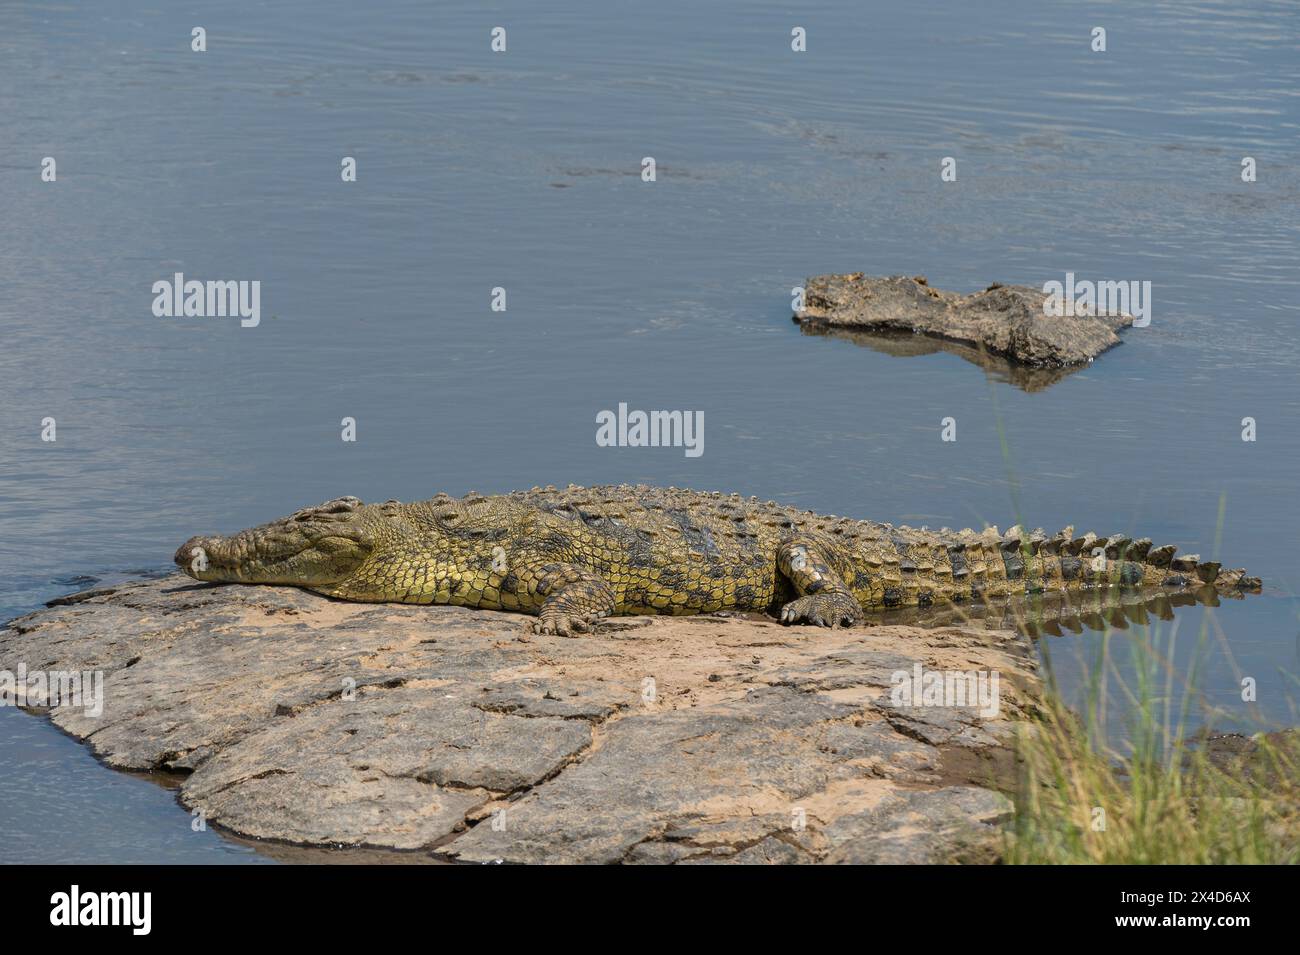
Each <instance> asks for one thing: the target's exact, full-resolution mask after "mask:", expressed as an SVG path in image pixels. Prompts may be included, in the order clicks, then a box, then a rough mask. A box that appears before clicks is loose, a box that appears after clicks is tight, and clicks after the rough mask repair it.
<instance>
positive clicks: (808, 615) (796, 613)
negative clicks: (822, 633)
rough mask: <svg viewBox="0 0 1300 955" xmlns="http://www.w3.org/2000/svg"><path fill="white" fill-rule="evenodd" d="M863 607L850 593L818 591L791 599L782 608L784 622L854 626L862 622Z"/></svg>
mask: <svg viewBox="0 0 1300 955" xmlns="http://www.w3.org/2000/svg"><path fill="white" fill-rule="evenodd" d="M862 618H863V614H862V607H861V606H859V605H858V602H857V601H856V600H854V599H853V597H851V596H850V595H849V594H841V593H826V592H822V593H818V594H809V595H808V596H806V597H800V598H799V599H798V600H791V601H790V602H789V603H788V604H786V605H785V606H784V607H782V608H781V622H782V623H784V624H798V623H808V624H812V625H813V626H815V627H830V628H831V629H835V628H836V627H852V626H855V625H857V624H859V623H861V622H862Z"/></svg>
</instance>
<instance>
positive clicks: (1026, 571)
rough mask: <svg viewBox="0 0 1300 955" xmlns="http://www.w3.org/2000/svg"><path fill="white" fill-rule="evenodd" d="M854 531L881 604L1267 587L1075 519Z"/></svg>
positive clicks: (867, 589) (868, 593) (868, 591)
mask: <svg viewBox="0 0 1300 955" xmlns="http://www.w3.org/2000/svg"><path fill="white" fill-rule="evenodd" d="M882 531H883V533H882ZM850 533H851V532H850ZM853 536H857V537H859V540H858V542H857V543H858V547H857V548H855V549H856V550H857V551H858V554H859V559H860V560H861V562H862V563H863V564H865V565H866V566H865V571H866V573H865V574H864V575H862V578H860V580H859V584H860V585H865V586H864V587H863V590H864V593H863V594H861V595H859V599H862V597H866V598H867V603H869V604H871V605H875V606H885V607H896V606H922V607H924V606H927V605H929V604H931V603H934V602H936V601H961V600H963V599H967V598H974V599H981V598H983V597H1003V596H1012V595H1017V594H1025V593H1029V594H1033V593H1042V592H1045V591H1078V590H1090V589H1095V588H1102V587H1156V588H1160V589H1162V590H1164V591H1165V592H1173V591H1181V590H1197V589H1203V588H1213V589H1214V590H1215V591H1216V592H1218V593H1220V594H1224V595H1226V596H1239V595H1240V594H1242V593H1245V592H1258V591H1259V590H1260V587H1261V584H1260V580H1259V578H1258V577H1249V576H1247V575H1246V572H1245V571H1244V570H1241V569H1232V570H1225V569H1223V568H1222V567H1221V566H1220V564H1219V563H1218V562H1217V561H1202V560H1201V559H1200V557H1199V556H1198V555H1196V554H1188V555H1179V554H1178V548H1177V547H1175V546H1174V545H1172V544H1167V545H1164V546H1162V547H1153V546H1152V542H1151V540H1150V539H1149V538H1141V539H1137V540H1135V539H1133V538H1131V537H1128V536H1127V535H1124V534H1113V535H1111V536H1109V537H1098V536H1097V535H1096V534H1094V533H1092V532H1089V533H1086V534H1076V533H1075V531H1074V528H1073V527H1066V528H1064V529H1063V530H1061V531H1060V532H1059V533H1057V534H1055V535H1048V534H1047V533H1045V532H1044V531H1043V530H1041V529H1038V530H1034V531H1030V532H1026V531H1024V530H1023V529H1022V528H1021V527H1020V526H1019V525H1017V526H1015V527H1012V528H1011V529H1010V530H1008V531H1007V532H1006V533H1005V534H1002V533H999V531H998V529H997V528H996V527H990V528H988V529H986V530H985V531H983V532H982V533H976V532H975V531H973V530H970V529H966V530H962V531H952V530H949V529H948V528H944V529H943V530H940V531H937V532H935V531H928V530H924V529H923V530H914V529H912V528H907V527H902V528H892V527H891V528H885V527H882V526H881V525H875V526H873V527H871V528H870V530H869V531H866V529H864V533H860V534H857V535H853ZM862 538H868V539H867V540H863V539H862ZM855 589H856V588H855Z"/></svg>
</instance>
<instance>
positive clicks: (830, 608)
mask: <svg viewBox="0 0 1300 955" xmlns="http://www.w3.org/2000/svg"><path fill="white" fill-rule="evenodd" d="M776 565H777V567H778V568H779V569H780V571H781V573H783V574H785V576H786V579H788V580H789V581H790V583H792V584H793V585H794V588H795V591H796V592H798V593H799V594H800V595H801V596H800V597H799V598H798V599H797V600H791V601H790V602H789V603H788V604H786V605H785V606H784V607H782V608H781V622H782V623H787V624H789V623H811V624H815V625H816V626H819V627H831V628H835V627H841V626H843V627H851V626H853V625H855V624H858V623H861V622H862V618H863V613H862V605H861V604H859V603H858V600H857V598H856V597H854V596H853V594H852V592H851V591H850V590H849V588H848V586H847V585H846V584H845V583H844V579H843V578H842V577H841V576H840V575H839V574H838V573H837V572H836V571H835V569H834V568H833V567H832V566H831V564H830V561H829V560H828V559H827V556H826V554H825V549H824V548H823V547H822V546H820V545H819V544H818V543H817V542H816V541H814V540H807V539H803V538H794V539H791V540H788V541H785V542H783V543H782V544H781V545H780V546H779V547H778V548H777V551H776Z"/></svg>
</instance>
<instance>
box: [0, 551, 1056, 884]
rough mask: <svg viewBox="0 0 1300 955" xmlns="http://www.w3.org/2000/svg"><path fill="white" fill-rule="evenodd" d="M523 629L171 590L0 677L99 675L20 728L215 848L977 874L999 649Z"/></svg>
mask: <svg viewBox="0 0 1300 955" xmlns="http://www.w3.org/2000/svg"><path fill="white" fill-rule="evenodd" d="M527 624H528V619H527V618H525V617H521V616H517V615H511V614H503V613H493V612H490V611H477V610H467V609H463V608H456V607H408V606H402V605H398V604H353V603H343V602H339V601H334V600H329V599H327V598H324V597H320V596H317V595H314V594H311V593H308V592H306V591H302V590H296V589H293V588H282V587H247V586H239V585H212V584H196V583H194V582H193V581H191V580H189V578H186V577H180V576H175V577H169V578H165V579H162V580H149V581H140V582H130V583H126V584H123V585H121V586H117V587H107V588H105V587H100V588H98V589H96V590H95V591H88V592H84V593H82V594H75V595H71V596H69V597H66V598H60V599H59V600H57V601H53V602H52V603H51V606H50V607H49V608H48V609H45V610H42V611H39V612H37V613H34V614H29V615H27V616H26V617H22V618H19V619H17V620H14V621H11V622H10V623H9V624H8V625H6V626H5V627H4V628H3V629H0V670H8V671H10V672H17V668H18V666H19V664H22V665H23V666H25V667H26V669H27V671H28V672H32V671H60V670H62V671H69V670H78V671H86V670H93V671H100V672H102V674H103V680H104V684H103V685H104V697H103V707H102V711H101V712H98V713H95V712H91V711H86V710H84V709H83V708H80V707H76V706H70V705H58V706H51V707H42V706H39V705H36V704H40V703H42V702H48V701H43V700H41V699H31V698H29V699H28V700H27V703H28V704H29V708H30V709H32V710H33V711H34V712H47V713H48V714H49V717H50V718H51V719H52V720H53V721H54V722H55V723H56V724H57V725H58V726H60V727H61V728H62V729H64V730H65V731H67V732H68V733H70V734H71V735H73V736H75V737H78V738H80V739H83V740H85V741H86V743H87V744H88V745H89V746H90V747H91V749H92V750H93V751H94V752H95V753H96V755H97V756H99V757H100V758H101V759H102V760H104V761H105V762H107V763H108V764H109V765H112V766H116V767H119V768H122V769H128V770H137V771H141V770H142V771H152V770H169V771H177V772H180V773H183V774H185V775H184V782H183V783H182V785H181V787H180V793H179V798H180V800H181V802H182V803H183V804H184V805H185V806H186V807H188V808H190V809H192V810H197V811H199V812H201V813H202V815H203V816H204V817H205V818H206V820H207V821H208V822H209V823H211V824H214V825H216V826H219V827H222V828H224V829H226V830H228V831H230V832H232V833H235V834H238V835H240V836H244V837H249V838H252V839H255V840H267V845H268V849H270V848H271V847H272V846H273V845H276V846H282V845H284V844H286V843H288V844H297V845H306V846H357V847H359V846H368V847H372V848H375V849H380V850H395V849H400V850H419V851H421V852H422V853H424V854H426V855H427V854H433V855H435V856H436V857H439V858H443V859H449V860H458V861H464V862H497V861H505V862H522V863H526V862H548V863H550V862H600V863H613V862H626V863H679V862H680V863H692V864H697V863H719V862H722V863H782V864H785V863H791V864H793V863H816V862H931V861H985V860H988V859H991V858H994V857H996V852H997V847H998V844H999V838H1000V837H999V833H998V826H999V825H1000V823H1001V821H1002V820H1003V819H1004V818H1005V816H1006V814H1007V813H1008V812H1009V808H1010V804H1009V803H1008V801H1007V799H1006V798H1005V797H1004V796H1003V795H1001V794H1000V793H999V792H997V791H996V788H997V786H998V784H999V782H1000V781H1002V780H1004V779H1005V778H1006V775H1007V773H1008V772H1009V769H1010V765H1011V764H1010V756H1009V751H1008V748H1007V744H1008V742H1009V740H1010V736H1011V733H1012V727H1013V725H1014V721H1015V720H1016V719H1018V718H1019V717H1020V716H1021V715H1022V714H1023V712H1024V710H1025V709H1026V708H1027V707H1029V706H1031V705H1032V702H1031V701H1032V699H1033V697H1034V694H1035V693H1036V689H1037V683H1036V678H1035V675H1034V662H1033V655H1032V652H1031V651H1030V649H1029V647H1028V644H1027V643H1026V642H1025V641H1024V640H1022V639H1021V638H1019V637H1017V636H1015V635H1014V634H1012V633H1010V632H1008V631H1005V630H997V629H969V628H965V627H961V626H943V627H939V628H937V629H930V630H924V629H919V628H916V627H911V626H902V625H892V624H891V625H882V626H868V627H863V628H857V629H853V630H835V631H829V630H823V629H819V628H811V627H795V628H787V627H782V626H780V625H779V624H777V623H775V622H774V621H770V620H767V619H753V618H752V617H743V616H708V617H693V618H618V619H615V620H611V621H607V622H606V623H605V624H603V625H602V626H601V628H600V630H599V631H598V632H596V633H594V634H591V635H584V636H583V637H581V638H577V639H569V638H564V637H557V636H550V635H546V636H543V635H536V634H532V633H531V632H529V630H528V626H527ZM918 663H919V664H921V665H922V666H923V667H924V668H925V669H926V670H927V671H930V670H961V671H970V670H983V671H996V672H997V673H998V674H999V676H1000V689H1001V693H1000V706H999V708H998V712H997V713H996V714H993V715H988V714H987V713H985V712H984V711H981V710H980V709H978V708H977V707H974V706H964V705H953V706H943V705H929V706H906V705H899V704H898V703H896V702H895V701H894V700H892V699H891V691H892V688H893V686H894V684H895V682H897V675H898V674H900V673H904V672H906V673H911V672H912V668H913V667H914V665H916V664H918Z"/></svg>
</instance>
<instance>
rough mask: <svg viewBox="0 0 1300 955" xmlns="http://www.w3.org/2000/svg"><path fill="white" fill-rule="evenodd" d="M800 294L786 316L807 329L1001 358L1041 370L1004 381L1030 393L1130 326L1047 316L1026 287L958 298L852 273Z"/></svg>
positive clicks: (1123, 319)
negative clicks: (798, 306)
mask: <svg viewBox="0 0 1300 955" xmlns="http://www.w3.org/2000/svg"><path fill="white" fill-rule="evenodd" d="M804 289H805V294H804V301H805V307H804V309H803V310H802V311H800V312H796V313H795V315H794V319H795V321H797V322H799V323H800V324H801V325H803V326H804V327H805V328H806V329H808V330H812V331H819V332H825V331H848V332H857V333H863V334H871V335H874V336H877V337H879V338H880V339H881V341H880V344H879V345H875V344H873V346H872V347H878V348H879V350H882V351H895V352H897V353H900V354H901V353H906V352H905V351H901V350H900V346H898V345H897V344H895V345H891V344H890V343H889V342H890V339H891V337H895V338H897V337H901V338H903V339H904V340H905V339H906V337H909V336H914V335H920V336H924V337H925V338H926V339H927V340H931V341H934V342H943V343H947V344H949V345H950V346H952V347H950V348H949V350H952V351H955V352H956V353H957V354H959V355H961V356H962V357H964V358H967V359H969V360H971V361H975V362H977V363H979V364H981V365H984V366H985V367H991V366H992V365H995V364H996V363H997V360H999V359H1001V360H1006V361H1010V362H1013V363H1015V364H1017V365H1020V366H1025V367H1026V368H1030V369H1046V370H1049V373H1048V374H1047V375H1043V374H1039V375H1036V376H1021V377H1022V378H1023V380H1018V379H1017V377H1016V376H1015V375H1011V376H1010V377H1011V378H1012V380H1013V381H1016V383H1017V384H1020V385H1021V386H1022V387H1024V388H1026V390H1031V391H1032V390H1037V389H1038V388H1042V387H1046V386H1047V385H1050V384H1052V383H1053V382H1054V381H1056V380H1059V377H1058V376H1056V375H1053V374H1050V370H1052V369H1069V368H1072V367H1074V366H1078V365H1084V364H1087V363H1088V362H1090V361H1092V360H1093V358H1095V357H1096V356H1097V355H1100V354H1101V353H1102V352H1103V351H1105V350H1106V349H1108V348H1110V347H1112V346H1114V345H1117V344H1119V341H1120V338H1119V335H1118V334H1117V332H1118V331H1119V329H1121V328H1124V327H1126V326H1128V325H1132V324H1133V317H1132V316H1130V315H1123V314H1121V315H1104V314H1075V315H1061V316H1053V315H1048V314H1046V312H1045V310H1044V303H1045V302H1046V301H1047V295H1046V294H1044V292H1043V291H1042V290H1041V289H1036V288H1031V287H1029V286H1026V285H998V284H994V285H990V286H989V287H988V288H986V289H984V290H983V291H980V292H975V293H973V294H970V295H962V294H960V293H957V292H945V291H943V290H942V289H936V288H933V287H932V286H931V285H930V284H929V283H928V282H927V281H926V279H925V277H924V276H915V277H910V276H906V275H891V276H888V277H884V278H872V277H870V276H866V275H863V274H862V273H861V272H854V273H852V274H849V275H818V276H814V277H813V278H810V279H809V280H808V281H807V282H806V283H805V285H804ZM866 344H872V343H871V342H866Z"/></svg>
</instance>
